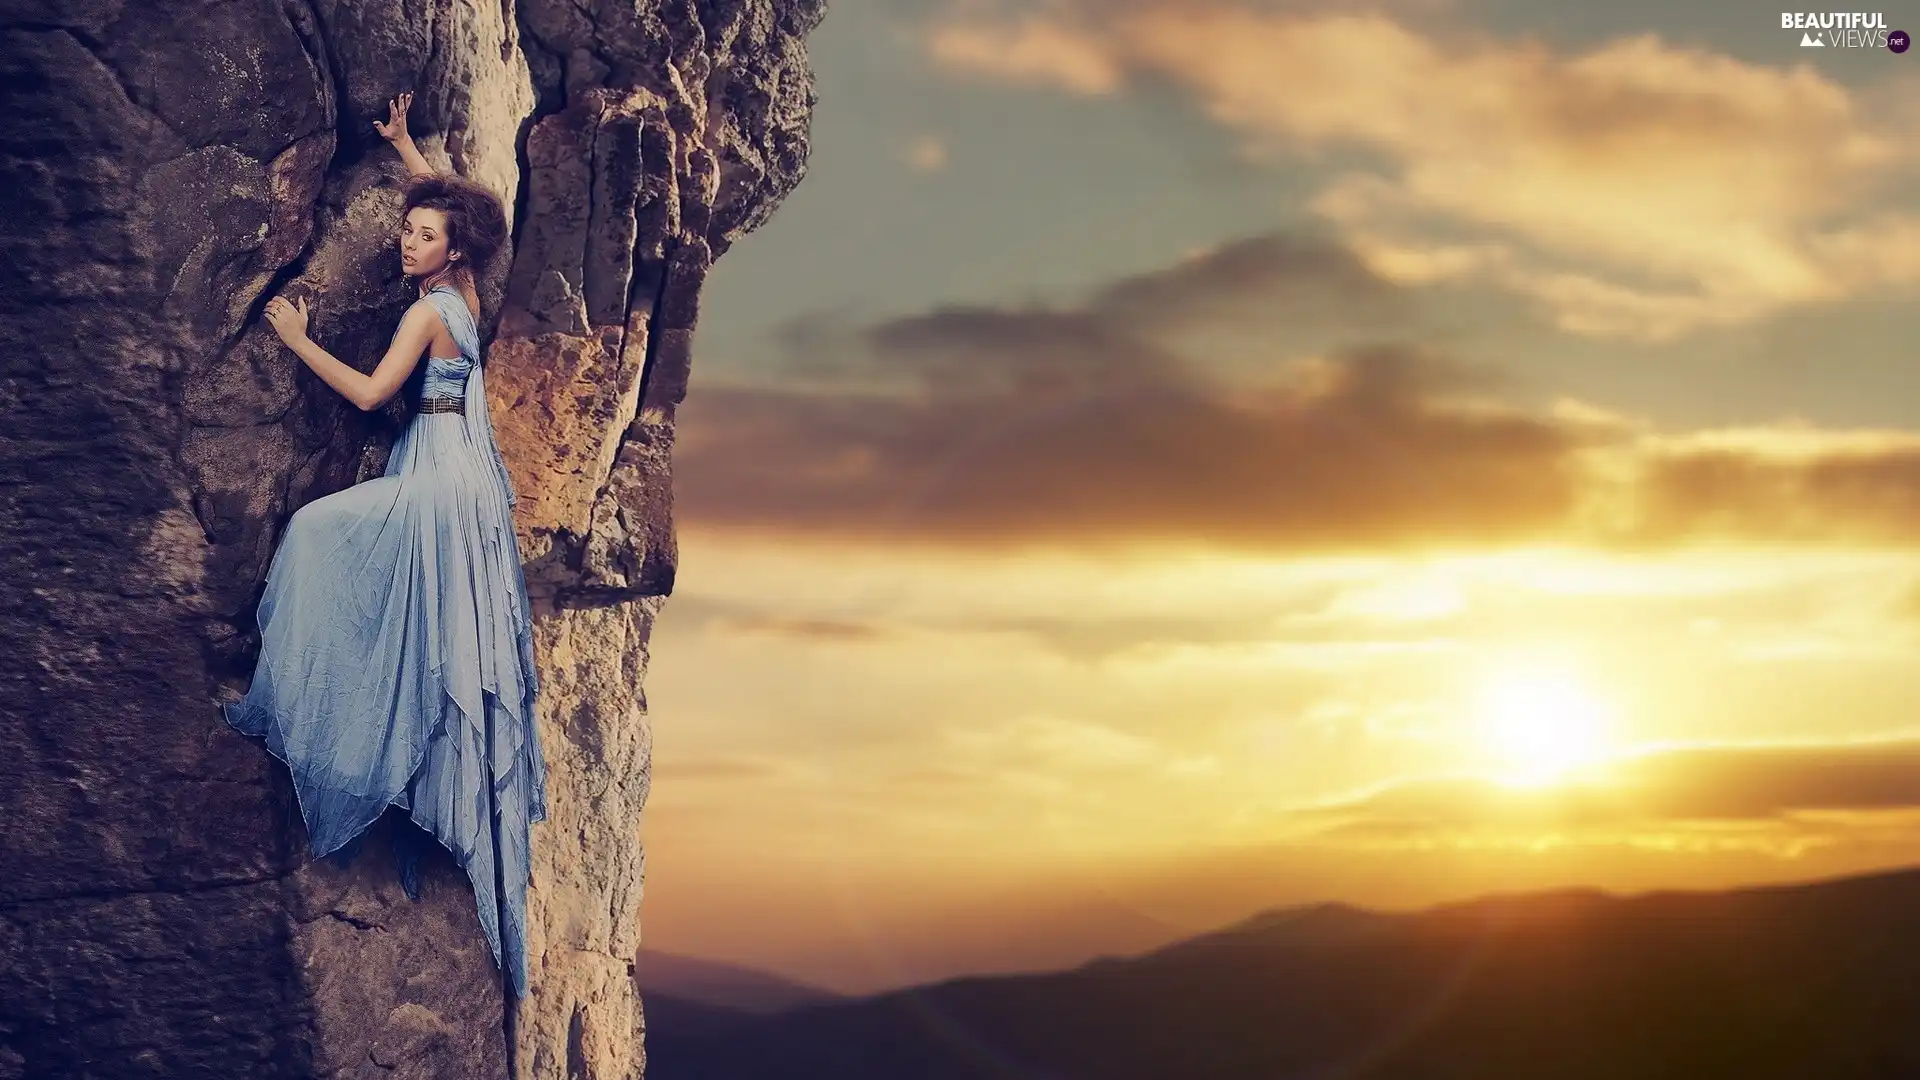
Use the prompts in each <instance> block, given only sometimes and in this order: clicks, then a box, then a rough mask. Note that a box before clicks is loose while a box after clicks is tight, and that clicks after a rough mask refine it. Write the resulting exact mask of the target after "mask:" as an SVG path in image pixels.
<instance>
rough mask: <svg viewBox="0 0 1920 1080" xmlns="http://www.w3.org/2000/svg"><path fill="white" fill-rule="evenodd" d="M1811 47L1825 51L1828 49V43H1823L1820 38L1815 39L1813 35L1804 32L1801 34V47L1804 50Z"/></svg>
mask: <svg viewBox="0 0 1920 1080" xmlns="http://www.w3.org/2000/svg"><path fill="white" fill-rule="evenodd" d="M1809 45H1811V46H1813V47H1814V48H1817V49H1824V48H1826V47H1827V43H1826V42H1824V41H1821V40H1820V39H1819V38H1817V37H1814V36H1813V35H1812V34H1809V33H1805V32H1802V33H1801V34H1800V47H1801V48H1803V49H1804V48H1806V47H1807V46H1809Z"/></svg>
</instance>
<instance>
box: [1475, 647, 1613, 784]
mask: <svg viewBox="0 0 1920 1080" xmlns="http://www.w3.org/2000/svg"><path fill="white" fill-rule="evenodd" d="M1478 716H1479V720H1480V725H1481V734H1482V737H1483V738H1484V739H1485V741H1486V744H1487V749H1488V750H1490V751H1491V752H1492V753H1493V755H1494V756H1495V757H1496V758H1497V759H1498V760H1499V761H1500V763H1501V775H1500V777H1499V779H1500V780H1501V782H1503V783H1506V784H1510V785H1514V786H1521V787H1537V786H1540V785H1543V784H1551V783H1554V782H1555V781H1558V780H1561V779H1564V778H1565V777H1566V775H1567V774H1568V773H1569V772H1571V771H1573V770H1575V769H1579V768H1582V767H1584V766H1590V765H1594V764H1597V763H1598V762H1600V761H1602V760H1603V759H1605V758H1606V757H1607V754H1608V750H1609V748H1610V746H1611V738H1610V735H1611V731H1610V729H1611V726H1612V724H1611V719H1612V718H1611V716H1610V712H1609V710H1608V708H1607V706H1606V705H1605V704H1604V703H1603V702H1602V701H1601V700H1600V698H1599V697H1598V696H1597V695H1596V694H1595V693H1594V692H1593V691H1592V690H1591V689H1590V688H1589V687H1588V686H1587V685H1586V683H1585V682H1584V681H1583V680H1582V679H1581V678H1580V675H1579V673H1578V672H1577V671H1575V670H1573V669H1572V668H1571V667H1569V666H1568V665H1565V664H1556V663H1551V662H1547V661H1541V660H1528V661H1526V662H1521V663H1515V664H1512V665H1509V666H1507V667H1504V668H1501V669H1498V670H1496V671H1493V672H1491V673H1489V674H1488V675H1487V676H1486V678H1485V679H1484V681H1483V682H1482V685H1481V688H1480V699H1479V702H1478Z"/></svg>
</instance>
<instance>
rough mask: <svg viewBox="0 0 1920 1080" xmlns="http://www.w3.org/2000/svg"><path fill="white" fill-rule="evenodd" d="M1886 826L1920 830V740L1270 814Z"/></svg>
mask: <svg viewBox="0 0 1920 1080" xmlns="http://www.w3.org/2000/svg"><path fill="white" fill-rule="evenodd" d="M1876 819H1877V820H1879V821H1882V822H1890V823H1893V827H1895V828H1897V829H1910V828H1911V827H1912V826H1913V825H1914V824H1916V823H1920V741H1915V740H1912V739H1902V740H1883V741H1877V742H1860V743H1827V744H1800V745H1754V746H1689V747H1678V748H1667V749H1662V750H1657V751H1653V752H1648V753H1644V754H1641V755H1639V756H1636V757H1630V758H1625V759H1621V760H1618V761H1616V762H1614V763H1613V764H1612V765H1611V766H1610V767H1609V768H1608V769H1607V770H1606V771H1605V772H1603V773H1600V774H1597V775H1593V776H1588V777H1584V778H1583V779H1582V781H1581V782H1577V783H1568V784H1564V785H1555V786H1550V787H1541V788H1510V787H1504V786H1501V785H1499V784H1497V783H1494V782H1492V781H1488V780H1482V779H1479V778H1476V777H1438V778H1421V779H1414V780H1407V781H1401V782H1397V783H1393V784H1388V785H1384V786H1381V787H1379V788H1376V789H1374V790H1371V791H1368V792H1364V793H1361V794H1358V795H1355V796H1352V797H1349V798H1345V799H1338V800H1332V801H1328V802H1323V803H1320V804H1316V805H1311V806H1295V807H1286V808H1280V809H1276V810H1274V811H1272V812H1271V815H1270V820H1272V821H1273V822H1274V823H1275V824H1278V825H1281V826H1283V827H1286V828H1289V829H1291V830H1293V831H1295V832H1296V833H1297V834H1299V835H1303V836H1313V837H1316V838H1319V839H1321V840H1325V841H1354V840H1363V839H1371V840H1386V839H1391V840H1394V841H1395V842H1406V841H1413V840H1417V839H1420V838H1429V839H1436V838H1442V837H1446V836H1449V835H1452V836H1460V835H1470V834H1474V833H1488V834H1497V833H1503V832H1505V833H1511V834H1512V835H1515V836H1522V835H1532V836H1538V835H1540V834H1541V833H1542V832H1559V833H1561V834H1564V835H1568V836H1578V835H1581V834H1589V835H1596V836H1597V835H1606V834H1608V833H1609V832H1610V831H1617V830H1622V829H1632V830H1646V829H1649V828H1655V829H1657V828H1673V827H1683V826H1684V827H1687V828H1693V829H1697V830H1701V831H1702V833H1703V834H1710V833H1713V832H1715V831H1719V832H1722V833H1737V832H1738V831H1740V830H1743V829H1744V830H1748V831H1754V830H1759V829H1765V828H1770V827H1774V826H1778V827H1780V828H1781V829H1785V830H1788V831H1795V830H1811V831H1813V832H1824V831H1826V830H1828V829H1835V830H1841V829H1845V830H1854V831H1856V832H1861V833H1862V834H1863V835H1864V830H1870V829H1872V828H1873V823H1874V822H1875V821H1876Z"/></svg>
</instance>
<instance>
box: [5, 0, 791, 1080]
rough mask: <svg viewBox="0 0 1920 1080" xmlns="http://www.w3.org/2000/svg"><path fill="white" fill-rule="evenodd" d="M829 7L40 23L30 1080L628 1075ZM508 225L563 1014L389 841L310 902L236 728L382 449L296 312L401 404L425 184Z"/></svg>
mask: <svg viewBox="0 0 1920 1080" xmlns="http://www.w3.org/2000/svg"><path fill="white" fill-rule="evenodd" d="M822 14H823V8H822V6H821V3H820V0H680V2H678V3H670V2H667V0H626V2H625V3H614V2H610V0H500V2H498V3H494V2H491V0H489V2H486V3H478V2H473V0H398V2H386V3H371V4H367V3H354V4H349V3H344V2H341V0H308V2H301V0H151V2H147V3H138V4H136V3H130V2H125V0H6V3H5V4H4V5H0V33H3V34H4V41H5V46H4V48H0V85H4V86H5V87H6V88H7V95H6V96H7V107H6V108H5V109H4V110H0V402H4V410H5V416H6V418H7V419H6V423H5V424H4V426H3V427H0V516H3V527H4V533H0V538H3V539H4V543H3V544H0V649H4V657H5V659H4V660H3V661H0V709H4V712H5V722H4V723H3V724H0V1080H16V1078H26V1077H34V1078H40V1077H85V1078H121V1077H197V1076H208V1077H221V1078H228V1077H252V1078H266V1077H342V1078H344V1077H363V1076H365V1077H372V1076H379V1077H395V1078H398V1077H423V1078H424V1077H447V1078H453V1077H459V1078H462V1080H468V1078H484V1077H490V1076H504V1075H506V1074H507V1070H508V1067H509V1064H511V1065H512V1066H513V1067H514V1071H515V1072H516V1073H517V1075H518V1076H520V1077H540V1078H548V1077H552V1078H565V1080H585V1078H592V1080H616V1078H619V1080H627V1078H635V1077H639V1076H640V1075H641V1074H642V1071H643V1067H644V1051H643V1043H642V1038H641V1034H642V1031H643V1026H644V1025H643V1021H642V1016H641V1010H640V1004H639V1001H638V998H637V995H636V992H635V988H634V985H633V981H632V960H633V957H634V954H635V951H636V949H637V947H638V945H639V940H640V927H639V916H640V897H641V886H642V880H643V861H642V852H641V850H640V845H639V839H638V835H637V832H638V824H639V815H640V812H641V808H642V806H643V805H644V804H645V801H646V797H647V785H648V775H649V749H650V737H649V730H648V726H647V720H646V717H645V708H646V703H645V697H644V695H643V693H642V690H641V681H642V677H643V675H644V674H645V670H646V657H647V635H648V631H649V629H650V627H651V625H652V622H653V618H654V615H655V613H656V612H657V611H658V610H659V606H660V604H661V603H662V601H663V599H664V598H665V596H666V595H667V593H668V592H669V591H670V590H671V587H672V584H673V569H674V560H675V550H674V535H673V524H672V519H671V508H672V495H671V472H670V469H669V461H670V454H671V449H672V445H673V418H674V408H675V406H676V404H677V403H678V402H680V401H681V400H682V399H683V397H684V395H685V393H686V386H687V375H688V369H689V364H690V360H691V348H690V346H691V339H692V335H693V329H694V322H695V316H696V313H697V310H698V297H699V291H700V285H701V282H702V279H703V276H704V275H705V273H706V271H707V268H708V267H709V265H710V264H711V262H712V260H713V259H714V258H716V257H718V256H719V255H720V254H721V253H723V252H725V251H726V250H727V248H728V246H729V245H731V244H732V243H733V242H734V241H735V240H737V239H738V238H740V237H741V236H742V235H744V234H745V233H747V232H748V231H750V230H751V229H753V228H754V227H755V226H756V225H758V224H759V223H760V222H762V221H764V220H766V218H767V217H768V216H769V215H770V214H771V213H772V212H773V211H774V209H775V208H776V207H777V205H778V204H779V202H780V200H781V199H782V198H783V197H784V196H785V195H786V194H787V192H789V191H790V190H791V189H792V188H793V187H794V185H795V184H797V183H798V182H799V181H800V179H801V178H802V176H803V175H804V173H805V162H806V151H807V127H808V119H809V116H810V112H811V109H812V106H813V103H814V94H813V89H812V76H811V72H810V70H809V67H808V61H807V56H806V50H805V36H806V34H807V33H808V32H809V31H810V30H811V29H812V28H813V26H814V25H815V24H816V23H817V22H818V21H819V19H820V18H821V17H822ZM405 90H412V91H413V92H414V93H415V98H414V105H413V111H412V114H411V117H410V126H411V127H412V130H413V134H414V139H415V141H416V143H418V145H419V146H420V147H421V149H422V150H423V151H424V152H425V153H426V155H427V157H428V158H429V160H432V161H433V162H434V163H435V164H436V166H438V167H439V168H441V169H442V170H443V171H446V170H450V171H455V172H458V173H460V174H461V175H464V176H467V177H469V178H471V179H475V180H478V181H480V182H482V183H484V184H486V185H487V186H489V187H491V188H492V189H493V190H494V191H496V192H497V193H499V194H500V195H501V196H502V198H503V199H504V200H505V201H506V203H507V204H508V206H509V210H510V219H511V222H512V225H513V232H514V243H513V250H512V253H511V255H512V257H511V259H510V260H503V262H504V263H507V264H506V265H502V266H501V267H500V268H499V269H498V271H497V272H496V274H495V275H494V276H493V277H492V279H491V280H490V281H488V282H486V283H485V284H484V286H483V288H482V299H483V303H484V307H485V316H486V318H485V320H484V322H485V325H484V326H483V330H484V331H486V336H487V337H488V339H489V340H490V344H489V345H488V363H489V365H490V366H489V368H488V380H487V381H488V389H489V392H490V394H491V395H492V407H493V415H494V417H495V420H496V426H497V430H498V433H499V436H500V441H501V445H502V448H503V450H504V452H505V455H506V458H507V462H508V466H509V469H510V470H511V471H512V473H513V478H514V481H515V486H516V488H517V490H518V491H519V493H520V503H519V506H518V515H519V517H518V527H519V532H520V544H521V550H522V554H523V556H524V557H525V559H526V563H527V574H528V582H529V585H530V587H531V589H532V590H533V592H534V601H535V605H536V608H537V614H538V616H539V623H538V647H539V659H540V666H541V677H542V682H543V687H542V689H543V693H542V702H541V715H540V723H541V733H542V737H543V738H544V740H545V742H546V747H547V756H548V761H549V766H550V769H551V777H550V786H549V799H550V803H551V816H550V818H549V820H548V821H547V822H546V823H545V824H542V825H538V826H536V827H535V832H534V844H535V851H534V858H535V863H534V883H533V887H532V889H531V891H530V893H529V912H530V915H531V919H532V924H533V925H532V928H531V942H530V944H531V946H532V950H533V957H534V959H533V989H532V996H531V997H529V998H528V999H527V1000H526V1001H525V1002H523V1003H521V1004H520V1006H519V1007H518V1008H517V1009H511V1010H510V1009H508V1008H507V1003H506V1001H505V1000H504V998H503V995H502V994H501V990H500V982H499V977H498V974H497V972H496V971H495V969H494V967H493V964H492V961H491V958H490V957H489V955H488V952H487V948H486V944H485V942H484V940H483V938H482V937H481V934H480V930H479V925H478V922H477V920H476V917H475V913H474V910H473V897H472V893H471V892H470V891H469V890H468V888H467V886H466V882H465V879H464V877H463V876H462V875H461V874H460V872H459V870H458V869H457V868H456V867H455V866H454V865H453V864H452V862H451V860H450V859H448V858H446V857H445V856H444V855H443V854H441V853H436V854H437V855H440V857H439V858H438V860H437V861H431V862H430V864H429V865H428V866H427V867H426V870H425V881H424V890H425V895H424V897H423V899H422V900H421V901H420V902H413V901H409V900H408V899H407V898H406V897H405V896H404V894H402V893H401V892H400V890H399V888H398V884H397V882H396V880H395V874H394V870H393V863H392V859H391V857H390V854H389V852H388V848H387V841H386V824H385V823H383V824H381V825H377V826H376V827H375V828H374V830H373V831H372V832H371V833H369V835H368V839H367V840H366V842H365V843H364V845H363V846H362V849H361V851H360V854H359V856H358V857H357V858H356V859H355V860H354V861H353V862H351V863H350V864H348V865H344V866H342V865H336V864H335V863H334V862H333V861H331V860H329V861H327V862H322V863H318V864H315V863H310V862H309V861H308V860H307V859H306V857H305V842H306V837H305V834H304V830H303V829H302V827H301V825H300V820H299V814H298V809H297V807H296V805H295V803H294V801H293V793H292V787H291V784H290V782H289V781H288V779H287V776H286V770H285V768H284V766H281V765H279V763H278V762H275V761H273V760H272V759H271V758H270V757H269V756H268V755H267V753H266V752H265V751H264V750H263V748H262V747H261V746H259V745H258V744H257V743H254V742H252V741H249V740H247V739H245V738H243V737H242V736H240V735H238V734H237V733H235V732H233V731H231V730H230V729H228V728H227V727H226V725H225V724H224V722H223V721H222V719H221V717H220V715H219V712H218V710H217V708H216V707H215V702H216V701H218V700H220V699H222V698H231V697H234V696H237V695H238V693H239V692H240V691H241V690H242V689H244V687H245V685H246V682H247V679H248V678H249V676H250V673H251V671H252V667H253V660H254V656H255V650H256V649H257V640H256V636H255V633H254V622H253V619H254V614H253V608H254V602H255V600H256V598H257V597H258V595H259V592H260V587H261V584H262V581H263V579H264V576H265V573H266V568H267V563H268V559H269V558H270V557H271V555H272V552H273V549H274V545H275V544H276V542H277V540H278V537H279V534H280V530H281V527H282V526H283V525H284V523H285V522H286V520H287V518H288V517H289V516H290V515H291V513H292V512H293V511H294V510H295V509H297V508H298V507H299V506H300V505H301V504H303V503H305V502H307V501H309V500H311V499H313V498H316V497H318V496H320V495H323V494H326V493H328V492H331V491H334V490H338V489H339V488H341V487H343V486H345V485H347V484H349V483H352V482H354V481H356V480H358V479H362V478H365V477H368V476H371V475H376V474H377V473H378V472H379V471H380V470H381V469H382V468H383V467H384V464H385V461H384V458H385V451H386V447H387V446H388V444H389V442H390V440H391V438H392V436H393V435H394V434H396V433H397V424H398V423H399V422H400V421H402V420H403V419H404V416H403V415H402V414H400V413H399V412H398V411H397V410H398V408H399V406H397V405H396V406H395V410H396V411H394V412H376V413H361V412H359V411H358V410H356V409H354V408H353V407H352V406H351V405H348V404H347V403H346V402H345V401H343V400H342V399H341V398H340V397H339V396H338V395H337V394H335V393H334V392H332V391H331V390H330V389H328V388H327V387H326V386H325V384H323V383H322V382H320V380H319V379H317V378H315V377H314V376H313V375H312V374H311V373H310V372H308V371H307V370H305V367H304V365H303V364H302V363H301V362H300V361H299V359H298V358H296V357H295V356H293V354H292V353H291V352H289V351H288V350H286V349H285V347H284V346H282V345H281V343H280V342H279V339H278V338H277V337H276V336H275V335H274V333H273V331H272V329H271V328H270V327H269V326H268V325H267V324H266V322H265V320H264V319H262V318H260V316H259V312H260V310H261V308H262V306H263V305H264V304H265V302H266V300H267V299H269V298H270V297H271V296H273V295H276V294H290V295H296V296H298V295H305V296H310V297H311V298H312V303H311V312H312V325H311V329H310V333H311V334H312V336H313V337H314V338H315V340H317V341H318V342H320V344H322V345H323V346H325V347H327V348H328V349H329V350H330V351H332V352H333V353H334V354H335V355H336V356H339V357H341V358H342V359H344V360H346V361H347V362H349V363H351V364H354V365H355V366H357V367H359V368H361V370H371V366H372V364H373V363H374V362H375V361H377V360H378V358H379V356H380V354H381V353H382V352H383V351H384V348H385V345H386V343H387V341H388V339H389V337H390V336H391V334H392V332H393V328H394V326H395V325H396V323H397V320H398V317H399V315H400V313H401V311H402V310H403V309H404V308H405V306H406V305H407V303H408V302H409V300H410V299H411V293H410V289H411V286H410V284H409V283H408V282H406V281H405V280H404V279H402V278H400V276H399V267H398V259H397V254H396V250H395V241H394V237H395V232H396V229H397V226H398V223H399V208H400V192H399V187H398V180H399V178H400V177H401V176H403V175H404V170H403V169H402V168H401V166H400V165H399V163H398V159H397V156H396V155H395V154H394V152H393V150H392V149H391V148H390V147H389V146H388V145H387V143H386V142H385V141H384V140H382V139H381V138H380V137H379V136H378V134H377V133H376V132H375V131H374V130H373V127H372V122H373V120H374V119H376V118H378V119H384V118H385V115H386V102H387V100H388V99H389V98H391V97H393V96H394V95H396V94H398V93H400V92H401V91H405Z"/></svg>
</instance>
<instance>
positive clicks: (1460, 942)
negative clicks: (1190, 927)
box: [647, 870, 1920, 1080]
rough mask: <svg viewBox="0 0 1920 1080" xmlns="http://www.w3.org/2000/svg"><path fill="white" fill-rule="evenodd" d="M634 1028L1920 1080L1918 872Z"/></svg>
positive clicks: (1077, 1056)
mask: <svg viewBox="0 0 1920 1080" xmlns="http://www.w3.org/2000/svg"><path fill="white" fill-rule="evenodd" d="M647 1043H648V1051H647V1054H648V1061H649V1065H648V1072H649V1075H651V1076H658V1077H660V1078H662V1080H828V1078H831V1080H988V1078H992V1080H1296V1078H1297V1080H1308V1078H1311V1080H1334V1078H1339V1080H1416V1078H1417V1080H1895V1078H1901V1080H1910V1078H1914V1080H1920V870H1903V871H1899V872H1895V873H1884V874H1874V875H1867V876H1862V877H1855V878H1849V879H1843V880H1837V881H1825V882H1817V883H1811V884H1803V885H1792V886H1769V887H1763V888H1748V889H1740V890H1734V891H1728V892H1720V893H1709V892H1662V893H1652V894H1647V895H1642V896H1635V897H1617V896H1612V895H1609V894H1606V893H1603V892H1599V891H1595V890H1582V889H1573V890H1559V891H1554V892H1548V893H1537V894H1529V895H1502V896H1496V897H1488V898H1483V899H1480V900H1475V901H1470V902H1465V903H1457V904H1448V905H1443V906H1439V907H1434V908H1430V909H1427V910H1425V911H1421V912H1416V913H1411V914H1383V913H1377V912H1368V911H1364V910H1361V909H1357V908H1351V907H1347V906H1344V905H1338V904H1327V905H1318V906H1315V907H1310V908H1295V909H1290V910H1287V911H1276V912H1269V913H1266V914H1263V915H1260V916H1256V917H1255V918H1252V919H1248V920H1245V921H1243V922H1241V923H1239V924H1236V925H1235V926H1231V927H1228V928H1226V929H1224V930H1221V931H1218V932H1215V933H1210V934H1206V935H1202V936H1200V937H1197V938H1192V939H1189V940H1186V941H1182V942H1179V943H1177V944H1174V945H1172V946H1169V947H1167V948H1164V949H1160V950H1157V951H1155V952H1152V953H1148V954H1146V955H1143V956H1140V957H1136V958H1131V959H1112V958H1106V959H1101V960H1097V961H1094V962H1092V963H1089V964H1086V965H1083V966H1081V967H1079V968H1076V969H1074V970H1072V971H1063V972H1055V973H1049V974H1043V975H1010V976H992V977H974V978H961V979H951V980H947V981H943V982H940V983H935V984H931V985H928V986H922V987H915V988H911V989H907V990H900V991H894V992H890V993H885V994H879V995H875V996H873V997H867V998H857V999H847V1000H843V1001H840V1002H836V1003H821V1004H811V1005H804V1006H799V1007H797V1008H794V1009H792V1010H790V1011H787V1012H782V1013H779V1014H777V1015H770V1016H760V1017H744V1018H742V1022H741V1023H740V1024H738V1025H735V1026H729V1027H728V1028H726V1029H725V1030H724V1031H716V1032H710V1033H707V1034H693V1033H690V1032H686V1033H680V1032H676V1031H673V1030H667V1029H654V1030H650V1031H649V1034H648V1039H647Z"/></svg>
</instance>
